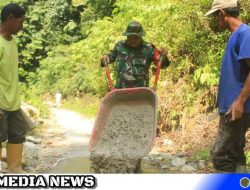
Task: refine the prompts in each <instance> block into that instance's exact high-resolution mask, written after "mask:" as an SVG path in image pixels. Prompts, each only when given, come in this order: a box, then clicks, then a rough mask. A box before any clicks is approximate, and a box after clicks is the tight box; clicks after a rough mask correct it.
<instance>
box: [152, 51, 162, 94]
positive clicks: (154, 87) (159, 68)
mask: <svg viewBox="0 0 250 190" xmlns="http://www.w3.org/2000/svg"><path fill="white" fill-rule="evenodd" d="M162 61H163V56H162V55H161V56H160V59H159V61H158V63H157V68H156V72H155V81H154V86H153V89H154V90H155V91H156V89H157V83H158V80H159V75H160V70H161V64H162Z"/></svg>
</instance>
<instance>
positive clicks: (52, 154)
mask: <svg viewBox="0 0 250 190" xmlns="http://www.w3.org/2000/svg"><path fill="white" fill-rule="evenodd" d="M93 124H94V119H93V118H92V119H89V118H84V117H83V116H82V115H80V114H78V113H75V112H72V111H68V110H63V109H57V108H51V119H50V120H49V122H48V123H47V124H46V125H45V126H44V127H43V128H42V129H39V130H38V131H36V135H35V138H41V144H37V145H36V149H37V159H36V160H33V161H31V160H28V161H26V162H36V163H33V164H29V163H28V165H33V167H29V168H27V170H28V171H31V172H32V173H33V172H35V173H83V172H89V160H88V157H89V151H88V141H89V137H90V134H91V131H92V128H93ZM34 166H35V167H34Z"/></svg>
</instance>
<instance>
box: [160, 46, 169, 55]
mask: <svg viewBox="0 0 250 190" xmlns="http://www.w3.org/2000/svg"><path fill="white" fill-rule="evenodd" d="M160 53H161V54H162V55H166V56H167V55H168V49H167V48H161V49H160Z"/></svg>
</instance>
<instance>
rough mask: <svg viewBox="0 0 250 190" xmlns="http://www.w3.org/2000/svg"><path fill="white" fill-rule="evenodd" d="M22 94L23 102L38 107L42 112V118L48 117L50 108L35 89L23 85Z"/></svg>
mask: <svg viewBox="0 0 250 190" xmlns="http://www.w3.org/2000/svg"><path fill="white" fill-rule="evenodd" d="M21 94H22V96H21V99H22V101H24V102H25V103H28V104H30V105H32V106H34V107H36V108H37V109H38V110H39V111H40V117H48V115H49V110H48V107H47V106H46V105H44V103H43V96H42V95H41V94H39V93H38V92H37V90H36V89H35V88H28V87H27V85H25V84H24V83H21Z"/></svg>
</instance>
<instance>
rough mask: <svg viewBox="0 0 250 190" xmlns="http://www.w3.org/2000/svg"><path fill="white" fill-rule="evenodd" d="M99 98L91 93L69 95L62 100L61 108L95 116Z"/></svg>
mask: <svg viewBox="0 0 250 190" xmlns="http://www.w3.org/2000/svg"><path fill="white" fill-rule="evenodd" d="M99 103H100V100H99V98H97V97H94V96H92V95H87V94H86V95H83V96H80V97H69V98H67V99H66V100H64V101H63V108H65V109H68V110H72V111H75V112H78V113H82V114H83V115H84V116H89V117H95V116H96V114H97V111H98V108H99Z"/></svg>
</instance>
